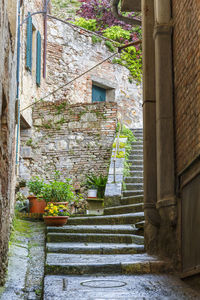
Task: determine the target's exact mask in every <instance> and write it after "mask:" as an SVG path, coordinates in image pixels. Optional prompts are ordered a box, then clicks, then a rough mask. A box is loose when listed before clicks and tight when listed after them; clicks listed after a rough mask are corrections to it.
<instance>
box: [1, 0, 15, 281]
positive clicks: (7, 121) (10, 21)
mask: <svg viewBox="0 0 200 300" xmlns="http://www.w3.org/2000/svg"><path fill="white" fill-rule="evenodd" d="M16 5H17V4H16V0H12V1H11V0H10V1H7V0H5V1H1V2H0V53H1V55H0V285H1V284H3V282H4V276H5V271H6V266H7V251H8V240H9V231H10V221H11V217H12V213H13V206H14V187H15V176H14V174H15V173H14V172H15V95H16V16H17V14H16V12H17V7H16Z"/></svg>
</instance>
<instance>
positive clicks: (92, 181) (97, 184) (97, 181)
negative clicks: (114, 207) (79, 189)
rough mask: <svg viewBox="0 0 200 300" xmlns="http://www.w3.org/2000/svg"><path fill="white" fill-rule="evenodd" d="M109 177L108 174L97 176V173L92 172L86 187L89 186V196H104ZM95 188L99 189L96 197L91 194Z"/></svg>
mask: <svg viewBox="0 0 200 300" xmlns="http://www.w3.org/2000/svg"><path fill="white" fill-rule="evenodd" d="M107 179H108V178H107V176H103V175H99V176H96V175H95V174H91V175H89V176H87V180H86V187H87V188H88V191H89V192H88V198H96V197H98V198H103V197H104V193H105V187H106V183H107ZM94 189H95V190H96V191H97V195H96V197H92V196H91V195H92V192H90V191H91V190H94Z"/></svg>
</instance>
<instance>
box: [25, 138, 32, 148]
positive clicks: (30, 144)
mask: <svg viewBox="0 0 200 300" xmlns="http://www.w3.org/2000/svg"><path fill="white" fill-rule="evenodd" d="M32 143H33V140H32V139H31V138H30V139H28V140H27V141H26V145H27V146H30V147H31V146H32V145H33V144H32Z"/></svg>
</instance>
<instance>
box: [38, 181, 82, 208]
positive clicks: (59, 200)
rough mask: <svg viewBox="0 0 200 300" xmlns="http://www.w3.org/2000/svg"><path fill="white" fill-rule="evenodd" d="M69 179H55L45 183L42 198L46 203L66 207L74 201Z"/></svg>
mask: <svg viewBox="0 0 200 300" xmlns="http://www.w3.org/2000/svg"><path fill="white" fill-rule="evenodd" d="M70 181H71V180H70V179H69V178H66V179H65V180H64V181H58V180H57V179H56V180H54V181H51V182H49V183H45V184H44V186H43V188H42V191H41V193H42V198H43V199H44V200H45V201H46V203H49V202H52V203H53V204H55V205H56V204H63V205H68V204H69V203H71V202H73V201H75V200H76V197H75V194H74V189H73V186H72V185H71V184H70Z"/></svg>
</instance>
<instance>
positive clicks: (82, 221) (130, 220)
mask: <svg viewBox="0 0 200 300" xmlns="http://www.w3.org/2000/svg"><path fill="white" fill-rule="evenodd" d="M143 220H144V213H143V212H141V213H131V214H120V215H109V216H95V217H78V218H76V217H74V218H69V219H68V225H106V224H109V225H119V224H135V223H138V222H140V221H143Z"/></svg>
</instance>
